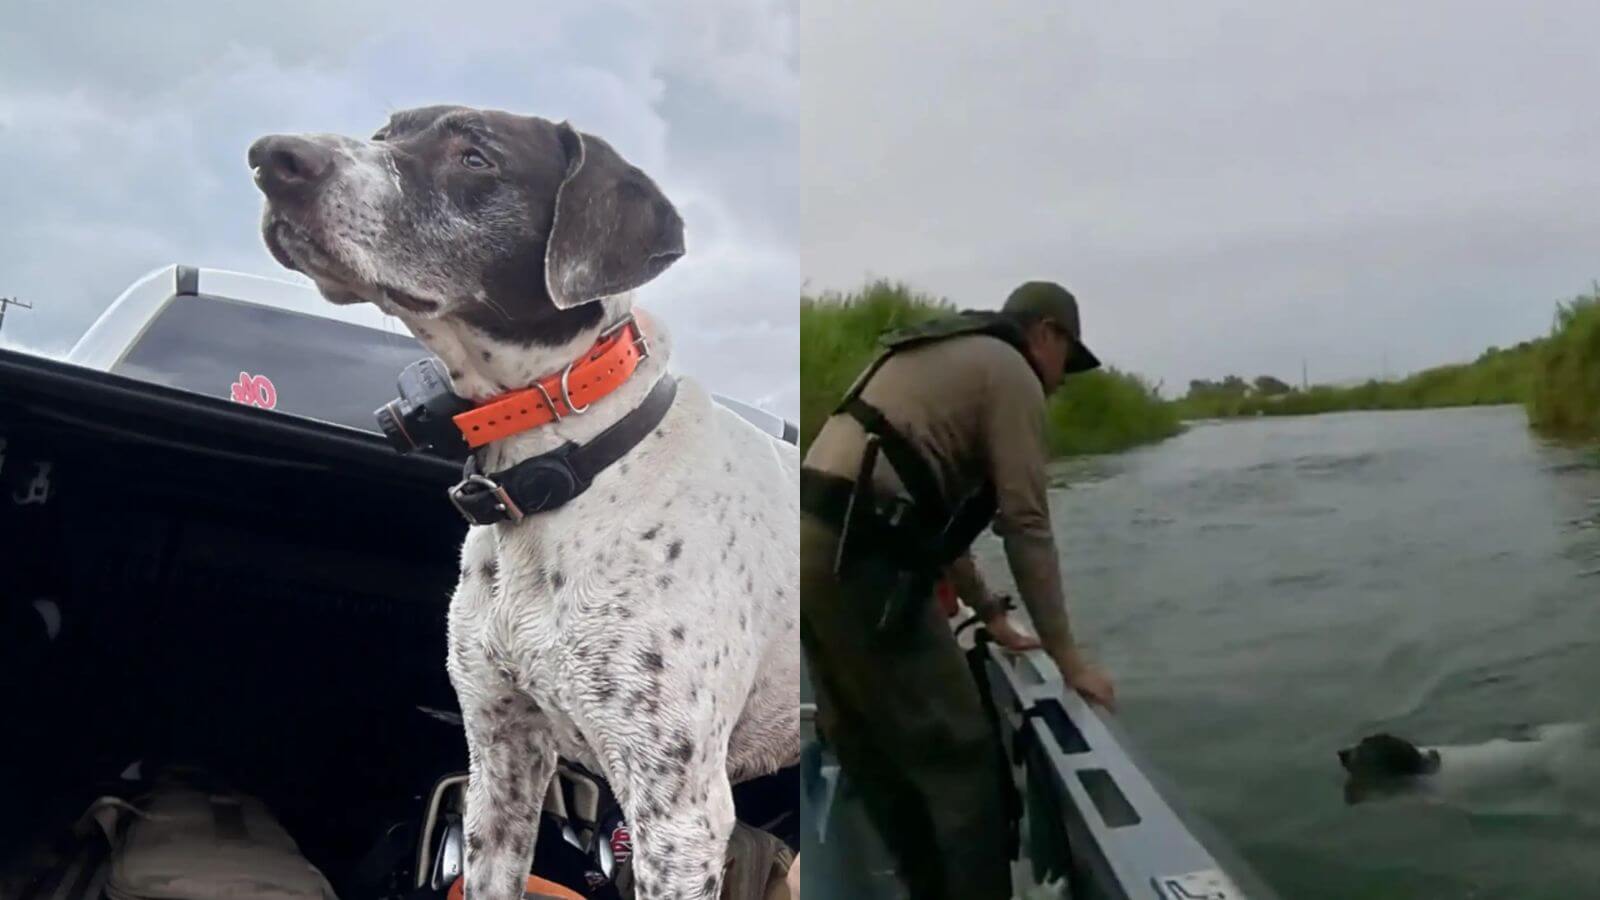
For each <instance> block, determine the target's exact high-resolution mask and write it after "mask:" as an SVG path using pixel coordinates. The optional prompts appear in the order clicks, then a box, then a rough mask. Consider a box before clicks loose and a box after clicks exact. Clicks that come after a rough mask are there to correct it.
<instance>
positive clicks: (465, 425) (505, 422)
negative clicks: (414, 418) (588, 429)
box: [454, 318, 648, 449]
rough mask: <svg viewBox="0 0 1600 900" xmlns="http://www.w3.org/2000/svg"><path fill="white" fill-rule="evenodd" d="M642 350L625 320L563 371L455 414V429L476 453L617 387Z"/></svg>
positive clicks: (577, 410) (639, 333)
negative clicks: (486, 445)
mask: <svg viewBox="0 0 1600 900" xmlns="http://www.w3.org/2000/svg"><path fill="white" fill-rule="evenodd" d="M641 348H644V349H641ZM647 352H648V346H647V345H646V344H645V339H644V332H642V331H640V330H639V325H638V323H637V322H635V321H634V320H633V319H632V318H629V319H626V320H624V321H623V323H622V324H621V325H619V326H616V327H614V328H613V329H612V330H611V332H610V333H608V334H606V335H602V336H601V338H600V340H599V341H598V342H597V343H596V344H595V345H594V346H593V347H592V348H590V350H589V352H588V353H587V354H586V355H585V356H584V357H583V358H582V359H580V360H578V361H577V362H575V363H573V364H572V365H570V366H568V367H567V368H566V369H565V370H564V371H562V372H560V373H557V374H555V375H551V376H549V377H547V378H542V379H540V380H539V381H536V382H534V384H533V387H531V388H523V389H521V390H517V391H512V392H511V393H509V394H501V395H500V396H498V397H496V398H494V399H493V400H490V401H489V402H487V403H485V404H483V405H482V406H479V407H477V408H475V409H469V410H467V411H466V412H464V413H461V414H460V415H457V416H456V417H455V418H454V421H455V423H456V427H457V428H459V429H461V436H462V437H464V438H466V441H467V446H468V447H472V448H474V449H476V448H478V447H482V446H483V445H484V444H487V443H490V442H492V441H498V440H500V439H501V438H506V437H510V436H511V435H513V434H519V433H521V432H524V431H527V430H528V429H530V428H538V427H539V426H540V425H545V424H548V423H550V422H554V421H556V420H557V419H561V418H565V417H566V416H570V415H573V414H575V413H580V412H582V411H584V410H585V409H588V407H589V404H591V403H593V402H595V401H596V400H599V399H600V398H601V397H604V396H605V395H607V394H609V393H611V392H612V391H614V390H616V389H617V388H619V387H621V386H622V385H623V383H624V382H626V381H627V380H628V377H629V376H630V375H632V374H633V370H634V369H637V368H638V367H639V362H640V360H642V359H644V358H645V356H646V354H647Z"/></svg>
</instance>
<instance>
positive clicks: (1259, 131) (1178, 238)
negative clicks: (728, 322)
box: [799, 0, 1600, 393]
mask: <svg viewBox="0 0 1600 900" xmlns="http://www.w3.org/2000/svg"><path fill="white" fill-rule="evenodd" d="M800 16H801V18H800V28H799V34H800V46H801V73H802V101H801V117H800V130H801V153H800V167H801V190H802V196H803V201H802V224H801V246H802V259H803V263H804V275H805V277H806V278H807V280H808V287H809V288H810V289H813V290H815V289H820V288H851V287H856V286H859V285H860V284H861V283H862V280H863V278H864V277H865V276H866V275H868V274H871V275H877V276H883V277H888V278H892V279H903V280H905V281H907V282H909V283H910V284H912V285H913V286H915V287H918V288H921V289H923V290H926V291H929V292H932V293H936V294H941V295H945V296H948V297H949V298H951V299H952V300H955V301H957V302H958V303H961V304H962V305H965V306H975V307H993V306H996V305H998V304H999V303H1000V302H1001V300H1002V299H1003V298H1004V296H1005V294H1006V293H1007V292H1008V291H1009V290H1010V288H1011V287H1013V286H1014V285H1015V284H1017V283H1018V282H1021V281H1023V280H1026V279H1030V278H1048V279H1054V280H1058V281H1061V282H1063V283H1064V284H1066V285H1067V286H1068V287H1069V288H1071V289H1072V290H1073V291H1074V292H1075V293H1076V294H1077V295H1078V297H1079V300H1080V302H1081V303H1082V305H1083V310H1084V318H1085V328H1086V330H1087V337H1088V338H1089V343H1090V345H1091V346H1093V347H1094V348H1095V349H1096V350H1097V351H1098V352H1099V354H1100V356H1101V357H1102V358H1104V359H1106V360H1107V361H1108V362H1109V363H1111V364H1113V365H1116V366H1118V367H1121V368H1127V369H1131V370H1135V371H1138V372H1142V373H1145V374H1147V375H1150V376H1152V377H1154V378H1157V379H1164V380H1165V382H1166V391H1167V392H1168V393H1172V392H1173V389H1174V388H1176V389H1177V391H1178V392H1181V391H1182V390H1183V389H1184V388H1185V387H1186V385H1187V382H1188V380H1189V379H1191V378H1196V377H1219V376H1221V375H1223V374H1226V373H1229V372H1237V373H1238V374H1241V375H1245V376H1254V375H1258V374H1262V373H1274V374H1277V375H1279V376H1282V377H1284V378H1286V379H1292V380H1294V381H1298V380H1299V377H1300V367H1301V360H1302V358H1303V357H1304V358H1306V359H1307V361H1308V365H1309V367H1310V374H1311V378H1312V380H1313V381H1315V380H1319V379H1322V380H1342V379H1346V378H1351V377H1360V376H1370V375H1379V374H1381V372H1382V368H1383V366H1384V360H1385V356H1387V362H1388V367H1389V370H1390V371H1391V373H1399V372H1404V371H1407V370H1414V369H1417V368H1420V367H1424V366H1430V365H1434V364H1438V363H1442V362H1447V361H1453V360H1461V359H1469V358H1471V357H1474V356H1476V355H1477V354H1478V353H1479V352H1480V351H1481V350H1483V349H1484V348H1485V347H1487V346H1490V345H1502V346H1504V345H1506V344H1510V343H1515V342H1516V341H1518V340H1521V339H1524V338H1529V337H1534V336H1537V335H1540V334H1543V333H1545V332H1546V331H1547V330H1548V326H1549V324H1550V321H1551V316H1552V313H1553V309H1554V301H1556V300H1558V299H1564V298H1567V297H1570V296H1571V295H1573V294H1576V293H1579V292H1580V291H1585V290H1587V289H1588V288H1589V285H1590V280H1591V279H1592V278H1595V277H1600V115H1597V110H1600V101H1597V99H1596V98H1597V95H1600V53H1597V52H1596V40H1597V35H1600V4H1595V3H1594V2H1593V0H1581V2H1580V0H1570V2H1546V0H1539V2H1527V3H1516V4H1508V3H1502V4H1493V5H1491V4H1481V3H1471V4H1468V3H1461V2H1444V0H1428V2H1409V3H1376V2H1365V3H1346V2H1332V0H1323V2H1308V0H1273V2H1270V3H1263V2H1250V3H1244V2H1228V3H1195V2H1192V0H1174V2H1152V3H1122V4H1119V3H1078V2H1072V3H1066V2H1061V0H1003V2H994V3H977V2H954V3H953V2H915V0H877V2H874V3H870V4H859V3H854V2H846V0H805V2H804V3H803V4H802V6H801V9H800Z"/></svg>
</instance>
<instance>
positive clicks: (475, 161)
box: [461, 150, 489, 169]
mask: <svg viewBox="0 0 1600 900" xmlns="http://www.w3.org/2000/svg"><path fill="white" fill-rule="evenodd" d="M461 164H462V165H463V166H466V167H467V168H469V169H487V168H489V160H488V158H487V157H485V156H484V155H483V154H482V153H479V152H478V151H476V150H468V151H467V152H465V153H463V154H461Z"/></svg>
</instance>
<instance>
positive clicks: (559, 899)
mask: <svg viewBox="0 0 1600 900" xmlns="http://www.w3.org/2000/svg"><path fill="white" fill-rule="evenodd" d="M466 891H467V889H466V886H465V885H464V884H463V883H462V880H461V879H460V878H457V879H456V880H455V883H454V884H452V885H450V892H449V893H448V894H446V895H445V896H447V897H448V898H449V900H464V898H465V895H466ZM522 896H523V897H524V898H531V900H583V895H582V894H580V893H578V892H577V891H574V890H572V889H571V888H567V887H563V886H561V885H559V884H556V883H555V882H554V881H546V880H544V879H543V878H540V877H539V876H537V875H529V876H528V887H527V888H526V892H525V893H524V894H523V895H522Z"/></svg>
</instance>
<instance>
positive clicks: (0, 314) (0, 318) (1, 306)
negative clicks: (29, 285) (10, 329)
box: [0, 297, 33, 328]
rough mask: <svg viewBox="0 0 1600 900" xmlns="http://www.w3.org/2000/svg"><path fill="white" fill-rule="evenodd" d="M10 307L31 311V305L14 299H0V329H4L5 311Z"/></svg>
mask: <svg viewBox="0 0 1600 900" xmlns="http://www.w3.org/2000/svg"><path fill="white" fill-rule="evenodd" d="M12 306H20V307H22V308H23V309H33V304H31V303H24V302H22V301H21V300H18V299H17V298H15V297H0V328H5V327H6V309H7V308H9V307H12Z"/></svg>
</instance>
